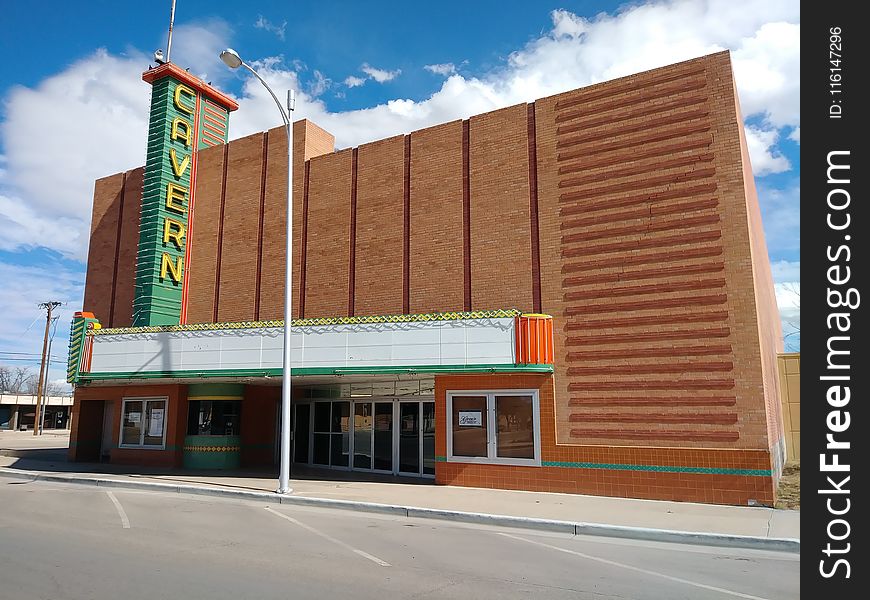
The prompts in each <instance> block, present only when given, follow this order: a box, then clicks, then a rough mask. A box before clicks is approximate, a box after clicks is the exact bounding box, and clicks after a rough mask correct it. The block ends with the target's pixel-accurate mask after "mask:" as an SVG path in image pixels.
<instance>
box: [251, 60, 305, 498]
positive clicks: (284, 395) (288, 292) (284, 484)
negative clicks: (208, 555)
mask: <svg viewBox="0 0 870 600" xmlns="http://www.w3.org/2000/svg"><path fill="white" fill-rule="evenodd" d="M242 66H243V67H245V68H246V69H247V70H248V71H250V72H251V73H253V74H254V77H256V78H257V79H259V80H260V83H262V84H263V87H264V88H266V90H267V91H268V92H269V94H270V95H271V96H272V99H273V100H274V101H275V104H277V105H278V110H279V111H280V112H281V118H282V119H283V121H284V130H285V131H286V132H287V239H286V249H285V258H286V261H285V262H286V264H285V272H284V281H285V284H284V285H285V290H284V356H283V362H282V367H283V368H282V371H281V379H282V381H281V452H280V466H279V471H278V493H279V494H288V493H290V492H291V491H292V490H291V489H290V435H291V428H290V416H291V415H290V411H291V408H292V397H293V396H292V384H291V379H290V375H291V374H290V354H291V345H290V341H291V339H290V322H291V320H292V318H293V311H292V308H293V124H292V123H291V122H290V116H289V115H288V113H287V112H286V111H285V110H284V107H283V106H282V105H281V101H280V100H278V97H277V96H276V95H275V92H273V91H272V88H270V87H269V85H268V84H267V83H266V82H265V81H264V80H263V78H262V77H260V74H259V73H257V72H256V71H255V70H254V69H253V68H252V67H251V66H250V65H249V64H248V63H246V62H242ZM293 102H294V96H293V93H292V91H291V92H290V93H289V94H288V96H287V110H288V111H292V110H293V109H294V108H295V107H294V106H293Z"/></svg>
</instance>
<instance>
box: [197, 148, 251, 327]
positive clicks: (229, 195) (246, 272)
mask: <svg viewBox="0 0 870 600" xmlns="http://www.w3.org/2000/svg"><path fill="white" fill-rule="evenodd" d="M263 145H264V139H263V134H262V133H256V134H253V135H249V136H248V137H245V138H242V139H240V140H236V141H235V142H234V143H232V144H230V145H229V153H228V155H227V172H228V173H232V174H233V176H232V177H227V183H226V186H227V189H226V200H225V205H224V224H223V236H222V240H221V267H220V273H219V274H218V277H219V278H220V282H219V285H218V293H219V297H218V317H217V318H218V321H222V322H227V321H253V320H254V307H255V306H256V285H255V281H256V277H257V246H258V240H259V223H260V189H261V187H260V185H261V181H262V173H263ZM197 200H199V199H197Z"/></svg>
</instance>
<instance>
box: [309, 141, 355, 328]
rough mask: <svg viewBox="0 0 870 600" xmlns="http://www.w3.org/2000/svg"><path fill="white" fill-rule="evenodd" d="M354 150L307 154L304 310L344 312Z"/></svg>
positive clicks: (320, 313)
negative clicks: (309, 160) (314, 156)
mask: <svg viewBox="0 0 870 600" xmlns="http://www.w3.org/2000/svg"><path fill="white" fill-rule="evenodd" d="M352 155H353V151H352V150H350V149H348V150H342V151H341V152H337V153H335V154H327V155H325V156H319V157H317V158H314V159H312V160H311V166H310V167H309V168H310V171H309V183H308V224H307V227H308V234H307V235H308V239H307V243H306V246H307V249H306V263H305V316H318V317H334V316H344V315H346V314H347V313H348V306H347V304H348V285H349V279H350V273H349V269H350V242H349V239H350V217H351V215H350V199H351V159H352Z"/></svg>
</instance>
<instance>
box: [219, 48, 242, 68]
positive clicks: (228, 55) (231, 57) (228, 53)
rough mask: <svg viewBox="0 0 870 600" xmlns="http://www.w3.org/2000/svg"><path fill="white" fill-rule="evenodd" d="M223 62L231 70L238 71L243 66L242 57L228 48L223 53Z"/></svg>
mask: <svg viewBox="0 0 870 600" xmlns="http://www.w3.org/2000/svg"><path fill="white" fill-rule="evenodd" d="M221 60H222V61H224V64H225V65H226V66H228V67H229V68H231V69H238V68H239V67H241V66H242V57H241V56H239V53H238V52H236V51H235V50H233V49H232V48H227V49H226V50H224V51H223V52H221Z"/></svg>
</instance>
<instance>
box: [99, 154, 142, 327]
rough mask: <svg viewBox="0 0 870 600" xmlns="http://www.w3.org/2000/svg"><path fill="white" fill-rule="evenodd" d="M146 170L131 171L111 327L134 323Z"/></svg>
mask: <svg viewBox="0 0 870 600" xmlns="http://www.w3.org/2000/svg"><path fill="white" fill-rule="evenodd" d="M144 172H145V169H144V168H138V169H133V170H132V171H127V173H126V180H125V181H124V204H123V207H122V209H121V228H120V235H119V237H118V251H117V257H118V258H117V268H116V269H115V286H114V291H113V295H112V307H111V316H110V317H109V324H108V326H109V327H129V326H131V325H132V324H133V298H134V296H135V294H136V253H137V252H138V250H139V213H140V211H141V209H142V183H143V181H142V178H143V175H144Z"/></svg>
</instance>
